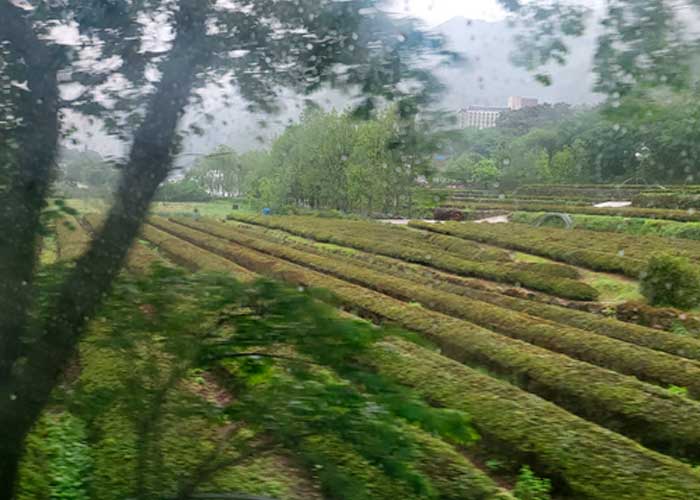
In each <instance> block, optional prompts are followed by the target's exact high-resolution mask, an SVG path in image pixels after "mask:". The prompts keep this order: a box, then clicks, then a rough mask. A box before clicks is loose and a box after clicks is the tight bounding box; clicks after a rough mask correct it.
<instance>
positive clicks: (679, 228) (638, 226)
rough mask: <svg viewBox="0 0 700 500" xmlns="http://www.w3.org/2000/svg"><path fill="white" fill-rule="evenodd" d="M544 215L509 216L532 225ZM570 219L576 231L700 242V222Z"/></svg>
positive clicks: (594, 217) (595, 217)
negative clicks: (584, 230)
mask: <svg viewBox="0 0 700 500" xmlns="http://www.w3.org/2000/svg"><path fill="white" fill-rule="evenodd" d="M544 213H545V212H513V213H512V214H511V220H512V221H513V222H521V223H524V224H532V223H534V222H535V221H536V220H537V219H538V218H539V217H540V216H541V215H543V214H544ZM572 218H573V220H574V225H575V228H576V229H587V230H589V231H599V232H606V233H609V232H613V233H628V234H634V235H645V236H647V235H648V236H659V237H663V238H681V239H687V240H700V222H675V221H671V220H659V219H644V218H639V217H621V216H612V215H609V216H608V215H585V214H572Z"/></svg>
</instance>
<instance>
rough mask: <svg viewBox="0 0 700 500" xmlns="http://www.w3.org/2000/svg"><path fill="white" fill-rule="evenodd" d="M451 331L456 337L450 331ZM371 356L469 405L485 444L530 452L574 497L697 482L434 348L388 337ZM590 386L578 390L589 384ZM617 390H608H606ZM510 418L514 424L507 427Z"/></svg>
mask: <svg viewBox="0 0 700 500" xmlns="http://www.w3.org/2000/svg"><path fill="white" fill-rule="evenodd" d="M450 333H451V335H452V336H453V337H454V336H455V330H454V329H453V330H452V331H451V332H450ZM470 341H471V336H470V334H465V336H464V344H468V343H469V342H470ZM451 352H456V350H452V351H451ZM370 356H371V359H372V365H373V366H375V367H377V369H379V370H380V371H381V372H382V373H384V374H386V375H387V376H392V377H396V378H397V380H400V381H401V382H402V383H404V384H407V385H409V386H411V387H413V388H414V389H415V390H416V391H417V392H419V393H420V394H423V395H425V396H426V397H429V398H431V399H432V400H433V401H434V402H436V403H438V404H441V405H445V406H449V407H454V408H460V409H465V410H466V409H468V411H469V412H470V414H471V416H472V421H473V423H474V426H475V427H476V428H477V430H479V431H480V432H482V433H483V434H484V436H487V437H488V438H489V439H490V443H491V444H492V446H491V447H490V450H496V449H498V450H499V451H500V452H502V454H503V456H504V457H506V458H508V459H511V460H513V459H515V460H521V463H523V462H525V463H527V462H529V461H531V460H532V458H533V457H535V458H536V460H537V462H538V463H539V464H540V465H541V466H542V467H543V468H546V470H547V471H548V475H549V476H550V477H551V478H552V479H553V480H554V479H555V478H556V479H558V480H560V481H563V482H564V483H565V484H566V487H567V488H568V489H569V490H570V491H572V492H573V493H574V494H575V495H578V496H581V497H585V498H595V499H600V500H604V499H605V500H620V499H629V500H633V499H634V500H640V499H648V500H656V499H658V498H667V497H669V496H671V497H673V496H678V497H679V498H683V497H687V496H690V497H692V496H693V495H694V494H695V493H694V492H695V491H697V489H698V487H700V486H699V484H700V479H699V478H698V475H697V472H695V471H694V470H693V469H692V468H691V467H689V466H688V465H685V464H683V463H681V462H680V461H677V460H673V459H670V458H669V457H666V456H664V455H662V454H659V453H654V452H650V451H649V450H648V449H646V448H644V447H641V446H639V444H638V443H636V442H634V441H632V440H630V439H628V438H625V437H622V436H621V435H620V434H617V433H615V432H612V431H609V430H607V429H605V428H604V427H602V426H598V425H595V424H592V423H590V422H587V421H585V420H583V419H581V418H579V417H576V416H574V415H573V414H572V413H569V412H567V411H564V410H562V409H561V408H560V407H559V406H557V405H554V404H552V403H550V402H548V401H546V400H545V399H541V398H537V397H533V396H532V395H531V394H529V393H527V392H525V391H522V390H520V389H517V388H516V387H514V386H513V385H511V384H509V383H507V382H504V381H499V380H497V379H495V378H492V377H489V376H487V375H484V374H482V373H479V372H478V371H476V370H474V369H472V368H470V367H469V366H466V365H464V364H462V363H459V362H455V361H452V360H450V359H447V358H445V357H444V356H441V355H439V354H437V353H432V352H430V351H427V350H425V349H422V348H420V347H417V346H414V345H410V344H407V343H404V342H400V341H395V340H388V341H387V342H384V343H382V344H380V345H379V346H378V348H376V349H374V350H373V351H372V352H371V353H370ZM588 366H589V368H590V365H588ZM550 368H552V366H550ZM528 373H530V372H529V371H528ZM549 377H550V378H552V377H551V372H550V375H549ZM561 378H562V379H564V378H568V376H563V377H561ZM595 385H596V384H592V385H589V386H588V387H587V388H586V389H583V388H582V389H581V390H582V392H588V391H589V390H595V387H594V386H595ZM618 391H619V388H618V389H612V392H611V393H610V395H612V394H614V393H618V394H619V392H618ZM659 391H662V390H661V389H659ZM663 392H665V391H663ZM665 397H666V398H668V397H669V395H668V394H667V393H666V396H665ZM524 415H527V416H528V418H523V416H524ZM514 421H517V422H518V425H513V422H514ZM562 450H568V452H567V453H562ZM640 470H643V471H645V472H644V474H640V473H639V471H640Z"/></svg>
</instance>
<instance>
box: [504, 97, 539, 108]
mask: <svg viewBox="0 0 700 500" xmlns="http://www.w3.org/2000/svg"><path fill="white" fill-rule="evenodd" d="M538 104H539V101H538V100H537V99H532V98H529V97H520V96H510V97H509V98H508V109H510V110H511V111H517V110H519V109H523V108H534V107H535V106H537V105H538Z"/></svg>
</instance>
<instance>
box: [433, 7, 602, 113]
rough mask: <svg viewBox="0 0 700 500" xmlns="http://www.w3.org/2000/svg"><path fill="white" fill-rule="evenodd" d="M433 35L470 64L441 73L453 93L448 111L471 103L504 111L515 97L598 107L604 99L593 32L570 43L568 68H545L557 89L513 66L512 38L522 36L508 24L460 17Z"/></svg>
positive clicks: (448, 95) (450, 96)
mask: <svg viewBox="0 0 700 500" xmlns="http://www.w3.org/2000/svg"><path fill="white" fill-rule="evenodd" d="M434 30H435V31H437V32H439V33H441V34H443V35H444V36H445V37H446V38H447V40H449V48H451V49H452V50H454V51H456V52H459V53H461V54H462V55H463V56H464V57H465V59H466V60H465V61H464V62H463V63H462V64H460V65H459V66H458V67H452V68H449V69H444V70H441V71H440V76H441V77H442V78H443V79H444V80H445V82H447V84H448V88H449V91H448V93H447V95H446V96H445V98H444V101H443V105H444V107H446V108H448V109H457V108H460V107H464V106H466V105H469V104H479V105H486V106H505V105H506V102H507V99H508V96H511V95H520V96H525V97H535V98H538V99H539V100H540V102H567V103H570V104H593V103H596V102H599V101H600V100H601V97H600V96H599V95H596V94H594V93H593V91H592V88H593V84H594V81H595V76H594V74H593V72H592V58H593V51H594V47H595V34H594V33H593V32H592V31H591V30H588V32H587V33H586V35H585V36H583V37H580V38H576V39H570V40H568V41H567V45H568V46H569V49H570V54H569V57H568V61H567V64H566V65H564V66H560V65H552V66H550V67H548V68H546V70H547V71H548V72H549V73H550V74H551V75H552V85H550V86H548V87H546V86H544V85H542V84H541V83H539V82H537V81H535V79H534V77H533V75H532V74H531V73H528V72H527V71H526V70H525V69H523V68H518V67H516V66H514V65H513V63H512V62H511V61H510V56H511V54H512V53H513V52H514V51H515V50H516V44H515V42H514V40H513V37H514V35H515V34H516V33H517V32H516V30H515V28H512V27H511V26H509V24H508V22H507V21H500V22H487V21H473V20H468V19H465V18H463V17H455V18H453V19H451V20H449V21H447V22H446V23H443V24H441V25H439V26H437V27H435V28H434Z"/></svg>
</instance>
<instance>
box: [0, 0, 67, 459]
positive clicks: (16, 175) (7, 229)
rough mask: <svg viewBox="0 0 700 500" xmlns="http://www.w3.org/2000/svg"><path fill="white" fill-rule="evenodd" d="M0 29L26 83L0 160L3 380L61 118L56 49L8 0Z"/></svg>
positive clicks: (25, 301) (20, 329)
mask: <svg viewBox="0 0 700 500" xmlns="http://www.w3.org/2000/svg"><path fill="white" fill-rule="evenodd" d="M0 33H2V35H3V39H4V40H7V41H9V44H8V49H9V51H10V52H11V53H12V54H14V55H16V57H17V58H18V59H19V58H21V59H22V61H23V65H24V67H25V68H26V73H25V74H26V78H27V87H28V89H29V90H28V91H26V92H21V93H20V94H19V99H20V102H19V105H18V113H19V114H20V116H21V118H22V122H21V123H20V124H19V125H18V126H16V127H15V128H14V129H12V130H10V131H8V132H7V136H8V139H9V140H10V141H13V142H14V143H15V146H16V147H15V148H13V150H14V151H15V152H14V153H12V155H11V158H10V160H9V161H7V162H6V163H5V164H4V165H2V166H1V168H2V169H3V170H5V172H3V174H4V175H3V176H2V177H5V178H7V179H8V186H7V188H6V189H4V190H0V228H2V230H1V234H0V386H1V385H2V384H4V383H5V382H6V381H8V380H9V377H10V374H11V371H12V368H13V366H14V364H15V362H16V361H17V359H18V358H19V357H20V355H21V347H22V339H23V337H24V336H25V334H26V326H27V318H28V313H29V310H30V308H31V305H32V302H33V297H34V292H33V286H32V285H33V281H34V279H33V278H34V271H35V265H36V259H37V255H38V253H39V252H38V245H37V241H38V233H39V225H40V215H41V211H42V209H43V208H44V205H45V199H46V195H47V192H48V188H49V185H50V182H51V177H52V172H53V170H54V164H55V156H56V149H57V143H58V127H59V123H58V84H57V66H56V64H55V62H54V61H55V59H56V57H55V56H56V54H52V53H51V51H49V49H48V47H47V46H46V45H45V44H44V43H43V42H42V41H41V40H39V39H38V38H37V36H36V35H35V33H34V31H33V28H32V25H31V23H30V21H29V20H28V19H27V18H26V15H25V12H24V11H23V10H21V9H19V8H18V7H16V6H14V5H13V4H11V3H9V2H8V0H0ZM8 142H9V141H8ZM0 446H2V445H1V444H0Z"/></svg>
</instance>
